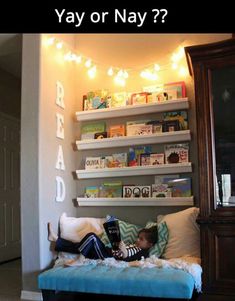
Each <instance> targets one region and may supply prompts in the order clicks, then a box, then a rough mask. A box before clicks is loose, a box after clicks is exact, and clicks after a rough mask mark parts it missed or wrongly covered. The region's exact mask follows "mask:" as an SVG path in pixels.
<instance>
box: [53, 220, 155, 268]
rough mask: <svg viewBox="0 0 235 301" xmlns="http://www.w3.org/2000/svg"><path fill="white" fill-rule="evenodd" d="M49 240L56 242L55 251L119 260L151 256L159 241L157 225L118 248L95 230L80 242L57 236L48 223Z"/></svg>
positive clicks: (122, 243)
mask: <svg viewBox="0 0 235 301" xmlns="http://www.w3.org/2000/svg"><path fill="white" fill-rule="evenodd" d="M48 240H49V241H54V242H55V251H58V252H69V253H74V254H82V255H83V256H84V257H86V258H89V259H105V258H109V257H114V258H115V259H118V260H124V261H128V262H129V261H135V260H140V259H141V258H142V257H144V258H146V257H149V249H150V248H151V247H152V246H153V245H154V244H155V243H156V242H157V241H158V231H157V226H154V227H151V228H143V229H141V230H140V231H139V233H138V237H137V240H136V242H135V243H134V244H129V245H126V244H125V243H124V242H123V241H121V242H120V243H119V247H118V250H113V249H112V248H109V247H106V246H105V245H104V243H103V242H102V241H101V239H100V238H99V237H98V236H97V235H96V234H95V233H93V232H90V233H88V234H86V236H85V237H84V238H83V239H82V240H81V241H80V242H72V241H69V240H66V239H63V238H61V237H60V236H57V235H56V234H55V233H54V231H53V229H52V227H51V224H50V223H48Z"/></svg>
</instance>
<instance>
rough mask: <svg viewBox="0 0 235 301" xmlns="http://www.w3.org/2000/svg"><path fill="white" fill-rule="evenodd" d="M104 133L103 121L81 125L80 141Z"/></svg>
mask: <svg viewBox="0 0 235 301" xmlns="http://www.w3.org/2000/svg"><path fill="white" fill-rule="evenodd" d="M105 131H106V123H105V122H104V121H99V122H95V123H87V124H83V125H82V127H81V140H90V139H94V135H95V133H102V132H105Z"/></svg>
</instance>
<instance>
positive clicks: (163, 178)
mask: <svg viewBox="0 0 235 301" xmlns="http://www.w3.org/2000/svg"><path fill="white" fill-rule="evenodd" d="M179 177H180V175H162V176H155V181H154V183H155V184H168V182H169V181H171V180H174V179H179Z"/></svg>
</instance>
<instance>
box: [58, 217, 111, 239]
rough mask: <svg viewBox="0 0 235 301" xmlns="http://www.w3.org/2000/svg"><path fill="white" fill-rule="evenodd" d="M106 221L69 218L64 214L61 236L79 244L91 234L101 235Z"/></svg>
mask: <svg viewBox="0 0 235 301" xmlns="http://www.w3.org/2000/svg"><path fill="white" fill-rule="evenodd" d="M105 220H106V219H105V218H94V217H68V216H67V215H66V213H63V214H62V215H61V217H60V235H61V237H62V238H64V239H67V240H70V241H73V242H79V241H80V240H81V239H82V238H83V237H84V236H85V235H86V234H87V233H89V232H93V233H95V234H97V235H101V234H102V233H103V231H104V228H103V223H104V222H105Z"/></svg>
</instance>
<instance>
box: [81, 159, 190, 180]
mask: <svg viewBox="0 0 235 301" xmlns="http://www.w3.org/2000/svg"><path fill="white" fill-rule="evenodd" d="M191 171H192V164H191V162H188V163H174V164H161V165H157V166H156V165H153V166H131V167H123V168H102V169H88V170H86V169H81V170H76V174H77V178H78V179H94V178H110V177H129V176H143V175H161V174H176V173H187V172H191Z"/></svg>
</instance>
